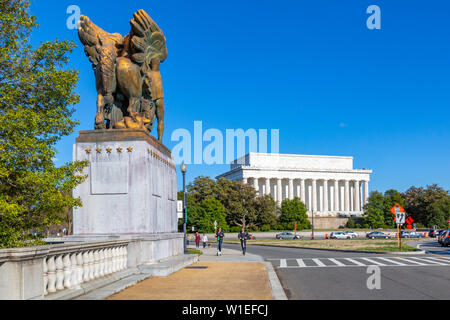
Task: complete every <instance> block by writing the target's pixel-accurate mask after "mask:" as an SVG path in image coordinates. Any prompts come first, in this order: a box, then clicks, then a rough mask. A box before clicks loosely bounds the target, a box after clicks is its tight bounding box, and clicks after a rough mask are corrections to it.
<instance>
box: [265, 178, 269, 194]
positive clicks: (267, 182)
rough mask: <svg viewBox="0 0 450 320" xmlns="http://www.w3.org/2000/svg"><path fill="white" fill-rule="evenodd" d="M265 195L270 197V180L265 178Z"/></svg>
mask: <svg viewBox="0 0 450 320" xmlns="http://www.w3.org/2000/svg"><path fill="white" fill-rule="evenodd" d="M265 194H266V195H270V179H269V178H266V193H265Z"/></svg>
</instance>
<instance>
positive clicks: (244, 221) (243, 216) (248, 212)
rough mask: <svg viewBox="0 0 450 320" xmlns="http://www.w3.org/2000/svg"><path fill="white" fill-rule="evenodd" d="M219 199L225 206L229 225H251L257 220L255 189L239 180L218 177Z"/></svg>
mask: <svg viewBox="0 0 450 320" xmlns="http://www.w3.org/2000/svg"><path fill="white" fill-rule="evenodd" d="M217 186H218V195H217V200H219V201H220V202H221V203H222V204H223V206H224V207H225V210H226V213H227V223H228V225H229V226H230V227H231V226H240V227H242V226H244V227H247V226H253V225H255V222H256V220H257V212H256V208H255V198H256V190H255V189H254V188H253V187H251V186H249V185H247V184H244V183H241V182H239V181H233V180H228V179H225V178H220V179H219V180H218V181H217Z"/></svg>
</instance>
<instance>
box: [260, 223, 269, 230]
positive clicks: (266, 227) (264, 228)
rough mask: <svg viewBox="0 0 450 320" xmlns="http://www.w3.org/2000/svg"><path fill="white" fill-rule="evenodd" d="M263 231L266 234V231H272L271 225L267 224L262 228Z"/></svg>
mask: <svg viewBox="0 0 450 320" xmlns="http://www.w3.org/2000/svg"><path fill="white" fill-rule="evenodd" d="M261 231H263V232H266V231H270V225H268V224H265V225H263V226H262V227H261Z"/></svg>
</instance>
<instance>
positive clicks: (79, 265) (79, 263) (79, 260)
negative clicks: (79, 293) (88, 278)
mask: <svg viewBox="0 0 450 320" xmlns="http://www.w3.org/2000/svg"><path fill="white" fill-rule="evenodd" d="M76 255H77V282H78V286H79V287H80V288H81V286H80V284H81V283H83V252H81V251H80V252H78V253H77V254H76Z"/></svg>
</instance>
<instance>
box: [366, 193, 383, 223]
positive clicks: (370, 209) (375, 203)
mask: <svg viewBox="0 0 450 320" xmlns="http://www.w3.org/2000/svg"><path fill="white" fill-rule="evenodd" d="M384 205H385V201H384V195H383V194H382V193H380V192H378V191H373V192H372V193H371V194H370V197H369V200H368V202H367V204H366V205H365V206H364V220H365V222H366V223H367V224H369V226H371V227H372V228H380V227H382V226H383V225H384V224H385V223H384V217H385V212H384Z"/></svg>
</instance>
